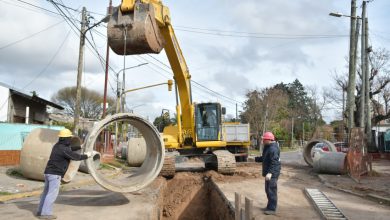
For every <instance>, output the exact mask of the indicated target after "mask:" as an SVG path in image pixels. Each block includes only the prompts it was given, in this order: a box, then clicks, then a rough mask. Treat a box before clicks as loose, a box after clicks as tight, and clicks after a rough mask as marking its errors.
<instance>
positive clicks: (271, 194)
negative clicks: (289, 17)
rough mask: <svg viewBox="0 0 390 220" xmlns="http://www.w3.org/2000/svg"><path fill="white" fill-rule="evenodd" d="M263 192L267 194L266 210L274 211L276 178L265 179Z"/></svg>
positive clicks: (276, 197)
mask: <svg viewBox="0 0 390 220" xmlns="http://www.w3.org/2000/svg"><path fill="white" fill-rule="evenodd" d="M265 193H266V194H267V199H268V203H267V210H271V211H276V206H277V203H278V178H274V177H272V178H271V179H270V180H266V181H265Z"/></svg>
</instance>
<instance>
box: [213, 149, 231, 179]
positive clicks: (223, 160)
mask: <svg viewBox="0 0 390 220" xmlns="http://www.w3.org/2000/svg"><path fill="white" fill-rule="evenodd" d="M213 154H214V155H215V156H216V159H217V161H216V162H217V163H216V164H214V166H215V165H216V167H215V168H216V170H217V171H218V173H221V174H227V175H233V174H234V172H235V170H236V158H235V157H234V155H233V154H232V153H230V152H229V151H227V150H216V151H213Z"/></svg>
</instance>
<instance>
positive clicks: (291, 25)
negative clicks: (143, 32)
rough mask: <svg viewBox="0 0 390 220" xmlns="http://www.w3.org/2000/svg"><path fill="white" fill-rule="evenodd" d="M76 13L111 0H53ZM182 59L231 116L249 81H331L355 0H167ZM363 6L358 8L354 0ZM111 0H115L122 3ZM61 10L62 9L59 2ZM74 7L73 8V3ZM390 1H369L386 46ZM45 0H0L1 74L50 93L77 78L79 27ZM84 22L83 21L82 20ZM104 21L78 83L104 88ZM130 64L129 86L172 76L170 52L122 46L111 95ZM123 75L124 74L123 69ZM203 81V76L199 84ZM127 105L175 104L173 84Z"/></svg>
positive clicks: (380, 43) (327, 115)
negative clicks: (126, 51)
mask: <svg viewBox="0 0 390 220" xmlns="http://www.w3.org/2000/svg"><path fill="white" fill-rule="evenodd" d="M55 2H58V3H60V4H62V5H65V6H67V7H68V12H69V13H70V14H71V16H72V17H73V18H74V19H78V20H80V16H81V15H80V11H81V8H82V7H83V6H84V7H86V8H87V11H88V12H89V15H90V16H91V19H90V23H91V24H94V23H95V22H98V21H100V20H101V19H102V18H103V17H104V14H105V13H106V8H107V6H108V0H100V1H97V0H94V1H92V0H77V1H76V0H68V1H66V0H62V1H61V0H55ZM163 2H164V4H165V5H166V6H168V7H169V9H170V12H171V20H172V24H173V27H174V29H175V33H176V36H177V39H178V41H179V44H180V47H181V49H182V52H183V55H184V57H185V59H186V62H187V65H188V67H189V70H190V74H191V76H192V79H193V80H194V81H195V83H192V93H193V94H192V95H193V100H194V101H195V102H210V101H211V102H220V103H221V104H222V106H225V107H226V108H227V113H228V114H229V115H231V116H233V117H234V116H235V113H236V103H237V106H238V111H241V110H242V103H243V102H244V101H245V93H246V92H248V91H250V90H253V89H261V88H265V87H270V86H273V85H275V84H277V83H281V82H283V83H290V82H292V81H294V80H295V79H298V80H299V81H300V82H301V83H302V84H303V85H304V86H311V87H316V88H317V89H318V91H320V90H321V89H323V88H326V87H332V85H333V78H332V77H333V75H332V74H333V72H334V71H338V72H345V71H346V61H345V58H346V56H347V55H348V50H349V25H350V21H349V19H348V18H345V17H341V18H336V17H331V16H329V15H328V14H329V13H330V12H340V13H343V14H345V15H349V14H350V3H351V1H349V0H327V1H313V0H295V1H285V0H262V1H260V0H241V1H233V0H224V1H221V0H207V1H199V0H180V1H177V0H176V1H174V0H165V1H163ZM357 2H358V6H359V7H358V9H357V13H358V14H360V13H361V7H360V6H361V3H362V1H361V0H358V1H357ZM119 4H120V1H119V0H113V5H114V6H116V5H119ZM59 7H60V8H61V9H62V10H64V11H65V9H64V8H63V7H62V6H59ZM73 9H75V10H73ZM389 10H390V1H388V0H374V1H371V2H370V3H369V4H368V8H367V15H368V18H369V27H370V42H371V45H372V47H373V49H374V50H375V48H380V47H384V48H387V49H389V50H390V30H389V29H388V28H386V27H388V24H389V23H390V14H389V13H388V12H389ZM52 12H55V13H58V11H57V9H56V8H55V7H54V4H53V3H51V2H50V1H47V0H0V16H1V19H0V30H2V31H1V32H2V33H1V34H0V81H1V82H3V83H6V84H8V85H11V86H13V87H15V88H18V89H20V90H23V91H25V92H26V93H29V92H31V91H36V93H37V94H38V95H39V96H40V97H42V98H46V99H50V98H51V97H52V96H53V94H55V92H56V91H58V90H59V89H61V88H63V87H67V86H76V76H77V64H78V51H79V33H78V32H77V31H76V30H75V28H73V29H71V25H70V24H69V23H67V22H66V21H65V20H64V18H63V17H61V16H60V15H57V14H55V13H52ZM76 25H77V26H80V23H76ZM106 31H107V30H106V28H105V27H104V26H102V25H100V26H97V27H95V28H93V29H92V30H91V31H89V33H88V34H87V38H88V39H89V41H90V42H91V43H92V44H95V45H94V46H91V45H89V44H88V43H87V48H86V49H85V59H84V61H83V64H84V71H83V80H82V85H83V86H85V87H87V88H89V89H93V90H96V91H98V92H101V93H103V89H104V64H102V63H101V61H100V60H99V59H98V56H97V55H96V52H95V50H94V49H93V47H95V48H96V50H97V51H98V52H99V54H100V55H101V56H102V57H105V56H106V52H105V51H106ZM124 59H125V62H126V67H131V66H136V65H139V64H142V63H148V64H147V65H143V66H141V67H137V68H133V69H129V70H126V76H125V77H126V80H125V81H126V83H125V88H126V89H132V88H138V87H142V86H146V85H151V84H156V83H162V82H166V81H167V80H168V79H172V78H173V74H172V71H171V70H170V69H169V68H168V67H167V66H168V65H169V63H168V60H167V57H166V54H165V52H164V51H162V52H161V53H160V54H158V55H155V54H151V55H141V56H126V57H124V56H118V55H116V54H114V53H113V52H112V51H111V53H110V66H111V70H110V72H109V85H108V94H109V95H110V96H113V97H114V96H115V93H114V91H115V90H116V76H117V73H118V72H120V71H121V69H123V68H124V66H123V63H124ZM119 78H120V80H121V79H122V74H121V73H120V74H119ZM200 85H201V86H200ZM126 104H127V107H128V108H129V109H133V111H134V112H135V113H137V114H141V115H143V116H144V117H148V118H149V119H150V120H153V119H154V118H155V117H156V116H159V115H160V114H161V111H162V109H169V110H170V112H171V114H172V115H173V113H174V112H175V94H174V92H168V89H167V87H166V86H160V87H154V88H150V89H145V90H140V91H136V92H131V93H128V94H127V95H126ZM337 110H338V109H331V110H328V111H327V112H324V114H323V116H324V119H325V121H327V122H329V121H332V120H335V119H338V118H339V117H340V114H337Z"/></svg>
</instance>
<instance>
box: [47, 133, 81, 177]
mask: <svg viewBox="0 0 390 220" xmlns="http://www.w3.org/2000/svg"><path fill="white" fill-rule="evenodd" d="M87 158H88V157H87V155H81V154H78V153H76V152H73V151H72V149H71V147H70V138H63V139H60V140H59V141H58V142H57V143H56V144H55V145H54V147H53V149H52V150H51V154H50V158H49V161H48V162H47V165H46V169H45V174H54V175H59V176H61V177H64V174H65V173H66V170H67V169H68V166H69V162H70V160H85V159H87Z"/></svg>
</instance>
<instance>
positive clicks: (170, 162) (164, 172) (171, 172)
mask: <svg viewBox="0 0 390 220" xmlns="http://www.w3.org/2000/svg"><path fill="white" fill-rule="evenodd" d="M175 171H176V167H175V156H174V155H166V156H165V158H164V164H163V167H162V169H161V171H160V175H161V176H163V177H166V178H172V177H174V176H175Z"/></svg>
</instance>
